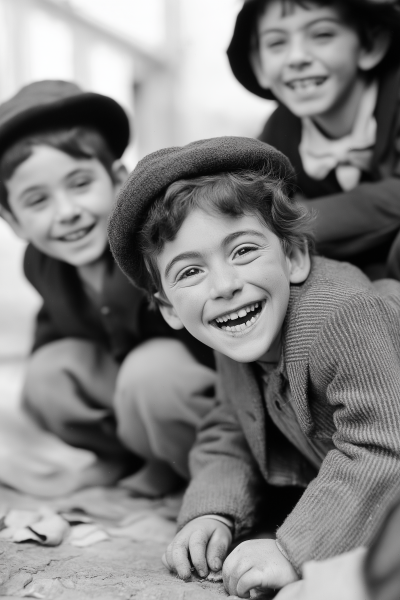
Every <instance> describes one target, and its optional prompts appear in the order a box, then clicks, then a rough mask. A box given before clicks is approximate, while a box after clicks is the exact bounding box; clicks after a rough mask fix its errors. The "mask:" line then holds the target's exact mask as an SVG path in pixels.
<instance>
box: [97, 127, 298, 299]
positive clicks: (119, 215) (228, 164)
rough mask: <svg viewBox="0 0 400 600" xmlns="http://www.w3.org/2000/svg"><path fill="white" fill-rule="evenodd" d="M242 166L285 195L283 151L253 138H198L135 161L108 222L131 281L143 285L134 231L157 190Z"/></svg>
mask: <svg viewBox="0 0 400 600" xmlns="http://www.w3.org/2000/svg"><path fill="white" fill-rule="evenodd" d="M245 169H251V170H254V171H261V170H262V171H263V173H264V174H265V175H266V177H269V178H273V179H279V180H281V181H283V182H284V183H285V185H286V191H287V193H288V194H289V195H290V194H291V193H292V191H293V187H294V184H295V175H294V171H293V168H292V166H291V164H290V162H289V160H288V159H287V158H286V156H284V155H283V154H282V153H281V152H279V151H278V150H276V149H275V148H273V147H272V146H269V145H268V144H265V143H264V142H260V141H259V140H256V139H253V138H244V137H219V138H211V139H207V140H199V141H197V142H193V143H191V144H188V145H187V146H182V147H175V148H164V149H162V150H158V151H157V152H153V153H152V154H149V155H147V156H146V157H145V158H143V159H142V160H141V161H140V162H139V163H138V164H137V166H136V168H135V169H134V170H133V171H132V173H131V174H130V176H129V178H128V180H127V181H126V183H125V184H124V186H123V187H122V189H121V190H120V192H119V195H118V198H117V201H116V205H115V208H114V210H113V212H112V214H111V217H110V220H109V226H108V234H109V239H110V246H111V250H112V252H113V255H114V257H115V260H116V261H117V263H118V265H119V266H120V268H121V269H122V271H123V272H124V273H125V274H126V275H127V276H128V277H129V279H130V280H131V281H132V282H133V283H134V284H135V285H136V286H138V287H142V288H146V280H147V274H146V267H145V265H144V261H143V257H142V255H141V251H140V248H139V245H138V233H139V232H140V230H141V228H142V226H143V224H144V222H145V220H146V216H147V213H148V211H149V209H150V207H151V205H152V204H153V202H154V201H155V200H156V199H157V198H158V197H159V196H160V194H161V193H163V192H164V191H166V189H167V188H168V186H169V185H171V184H172V183H174V182H175V181H178V180H182V179H189V178H194V177H200V176H202V175H211V174H215V173H226V172H231V173H232V172H239V171H242V170H245Z"/></svg>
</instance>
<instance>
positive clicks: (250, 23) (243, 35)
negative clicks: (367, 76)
mask: <svg viewBox="0 0 400 600" xmlns="http://www.w3.org/2000/svg"><path fill="white" fill-rule="evenodd" d="M262 3H263V0H244V4H243V7H242V9H241V11H240V12H239V14H238V16H237V18H236V24H235V28H234V31H233V36H232V39H231V42H230V44H229V47H228V50H227V55H228V59H229V63H230V66H231V69H232V72H233V74H234V76H235V77H236V79H237V80H238V81H239V82H240V83H241V84H242V85H243V86H244V87H245V88H246V89H247V90H249V92H252V93H253V94H256V95H257V96H261V98H266V99H268V100H274V99H275V96H274V95H273V93H272V92H271V90H269V89H266V88H263V87H261V85H260V84H259V83H258V81H257V78H256V76H255V74H254V71H253V67H252V65H251V62H250V52H251V44H252V38H253V33H254V31H255V25H256V22H255V21H256V17H257V12H258V11H259V9H260V6H262ZM345 4H346V5H348V6H351V7H352V8H354V10H355V12H357V11H359V14H360V15H363V17H364V18H365V15H367V14H368V20H369V21H370V22H371V24H372V25H374V26H382V27H383V28H384V29H387V30H388V31H389V32H390V33H391V35H392V41H391V45H390V47H389V50H388V52H387V54H386V56H385V58H384V59H383V61H382V62H381V63H380V65H379V68H383V67H384V66H386V65H389V64H392V63H393V62H395V63H396V64H398V62H399V55H400V0H346V1H345Z"/></svg>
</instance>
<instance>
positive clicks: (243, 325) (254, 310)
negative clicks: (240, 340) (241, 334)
mask: <svg viewBox="0 0 400 600" xmlns="http://www.w3.org/2000/svg"><path fill="white" fill-rule="evenodd" d="M264 305H265V300H262V301H261V302H254V303H253V304H248V305H247V306H243V307H242V308H241V309H240V310H238V311H236V312H231V313H226V314H224V315H221V316H220V317H217V318H216V319H214V320H213V321H211V324H212V325H214V327H218V328H219V329H222V330H223V331H232V332H235V331H244V330H245V329H248V328H249V327H251V326H252V325H253V324H254V323H255V322H256V321H257V319H258V318H259V316H260V313H261V311H262V309H263V307H264Z"/></svg>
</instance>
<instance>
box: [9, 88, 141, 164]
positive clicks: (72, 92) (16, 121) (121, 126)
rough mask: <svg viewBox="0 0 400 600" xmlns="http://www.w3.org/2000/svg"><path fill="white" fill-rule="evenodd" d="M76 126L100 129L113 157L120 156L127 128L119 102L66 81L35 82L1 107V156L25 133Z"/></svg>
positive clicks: (126, 142) (127, 134)
mask: <svg viewBox="0 0 400 600" xmlns="http://www.w3.org/2000/svg"><path fill="white" fill-rule="evenodd" d="M79 125H86V126H89V127H93V128H94V129H96V130H97V131H99V132H100V133H101V134H102V135H103V137H104V138H105V140H106V141H107V143H108V145H109V147H110V150H111V151H112V153H113V154H114V155H115V158H120V157H121V156H122V154H123V152H124V150H125V148H126V147H127V145H128V142H129V131H130V129H129V119H128V117H127V115H126V113H125V111H124V109H123V108H122V107H121V106H120V105H119V104H118V102H116V101H115V100H113V99H112V98H109V97H108V96H103V95H101V94H96V93H93V92H83V91H82V90H81V89H80V87H79V86H77V85H76V84H75V83H72V82H69V81H55V80H47V81H36V82H34V83H31V84H29V85H26V86H25V87H23V88H22V89H21V90H20V91H19V92H18V93H17V94H16V95H15V96H13V97H12V98H10V100H8V101H6V102H4V103H3V104H2V105H1V106H0V155H1V154H3V152H4V151H5V150H6V149H7V148H8V147H9V146H10V145H11V144H13V143H15V142H16V141H18V140H19V139H21V138H22V137H26V136H27V135H30V134H33V133H36V132H39V131H44V130H50V129H55V128H62V127H76V126H79Z"/></svg>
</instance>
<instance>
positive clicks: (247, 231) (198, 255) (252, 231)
mask: <svg viewBox="0 0 400 600" xmlns="http://www.w3.org/2000/svg"><path fill="white" fill-rule="evenodd" d="M242 235H254V236H256V237H258V238H262V239H265V236H264V235H263V234H262V233H261V232H260V231H257V230H255V229H245V230H244V231H235V232H234V233H230V234H229V235H227V236H226V237H225V238H224V239H223V240H222V244H221V246H222V247H223V248H226V246H228V245H229V244H230V243H231V242H233V241H234V240H235V239H237V238H239V237H241V236H242ZM201 256H202V255H201V253H200V252H194V251H193V252H182V253H181V254H178V255H177V256H174V258H173V259H172V260H171V261H170V262H169V263H168V264H167V266H166V267H165V271H164V274H165V277H166V278H167V277H168V275H169V273H170V272H171V269H172V267H173V266H174V265H175V264H176V263H177V262H179V261H181V260H187V259H188V258H201Z"/></svg>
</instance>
